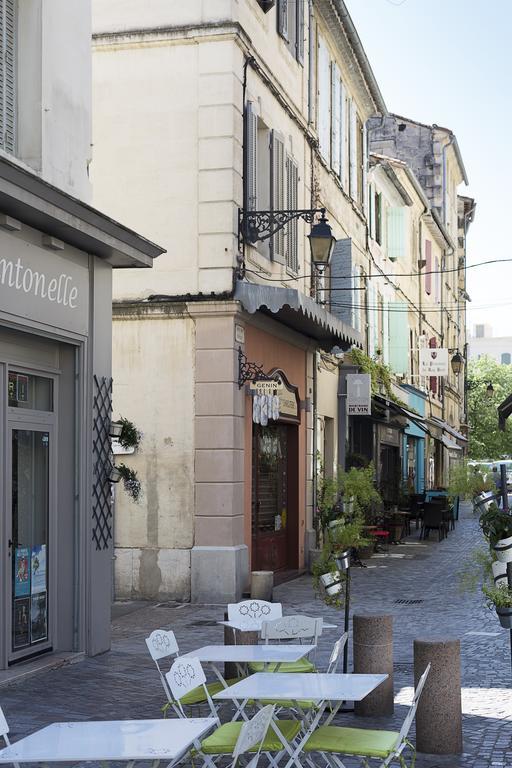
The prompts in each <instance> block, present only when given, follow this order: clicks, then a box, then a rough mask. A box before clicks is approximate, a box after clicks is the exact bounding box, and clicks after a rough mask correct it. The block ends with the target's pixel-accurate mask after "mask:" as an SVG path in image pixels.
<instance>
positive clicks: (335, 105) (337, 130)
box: [331, 61, 341, 176]
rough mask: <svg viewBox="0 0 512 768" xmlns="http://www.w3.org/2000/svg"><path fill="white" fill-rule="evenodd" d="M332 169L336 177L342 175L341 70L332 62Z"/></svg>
mask: <svg viewBox="0 0 512 768" xmlns="http://www.w3.org/2000/svg"><path fill="white" fill-rule="evenodd" d="M331 91H332V98H331V145H332V155H331V167H332V169H333V171H334V173H335V174H336V176H340V175H341V80H340V70H339V69H338V65H337V64H336V62H335V61H333V62H332V73H331Z"/></svg>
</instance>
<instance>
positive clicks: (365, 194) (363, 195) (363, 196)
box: [360, 123, 369, 216]
mask: <svg viewBox="0 0 512 768" xmlns="http://www.w3.org/2000/svg"><path fill="white" fill-rule="evenodd" d="M362 162H363V173H362V183H363V188H362V190H361V195H360V197H361V199H362V201H363V210H364V212H365V214H366V215H367V216H368V215H369V205H368V133H367V131H366V123H364V124H363V158H362Z"/></svg>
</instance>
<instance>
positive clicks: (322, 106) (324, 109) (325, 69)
mask: <svg viewBox="0 0 512 768" xmlns="http://www.w3.org/2000/svg"><path fill="white" fill-rule="evenodd" d="M318 143H319V148H320V153H321V155H322V157H323V158H324V160H326V162H327V163H328V164H329V165H330V162H331V62H330V59H329V51H328V49H327V45H326V44H325V42H324V41H323V40H322V39H321V38H320V39H319V40H318Z"/></svg>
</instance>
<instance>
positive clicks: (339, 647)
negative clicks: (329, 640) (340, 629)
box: [325, 632, 348, 675]
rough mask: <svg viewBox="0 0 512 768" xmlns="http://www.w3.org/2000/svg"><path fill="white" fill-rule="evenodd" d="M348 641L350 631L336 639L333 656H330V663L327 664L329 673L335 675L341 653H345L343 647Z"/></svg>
mask: <svg viewBox="0 0 512 768" xmlns="http://www.w3.org/2000/svg"><path fill="white" fill-rule="evenodd" d="M347 641H348V632H344V633H343V634H342V636H341V637H340V638H339V639H338V640H336V642H335V643H334V645H333V647H332V651H331V656H330V658H329V664H328V666H327V669H326V670H325V671H326V672H327V674H330V675H334V673H335V672H336V670H337V669H338V665H339V663H340V659H341V655H342V653H343V649H344V648H345V645H346V644H347Z"/></svg>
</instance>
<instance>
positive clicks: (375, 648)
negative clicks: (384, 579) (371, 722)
mask: <svg viewBox="0 0 512 768" xmlns="http://www.w3.org/2000/svg"><path fill="white" fill-rule="evenodd" d="M353 630H354V639H353V651H354V653H353V655H354V672H359V673H361V674H387V675H388V678H387V679H386V680H385V681H384V682H383V683H381V684H380V685H379V687H378V688H376V689H375V691H373V692H372V693H370V694H369V695H368V696H366V697H365V698H364V699H363V700H362V701H356V702H355V703H354V707H355V713H356V715H359V716H361V717H373V716H379V715H392V714H393V711H394V707H393V616H389V615H373V616H372V615H368V616H363V615H358V614H355V615H354V617H353Z"/></svg>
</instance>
